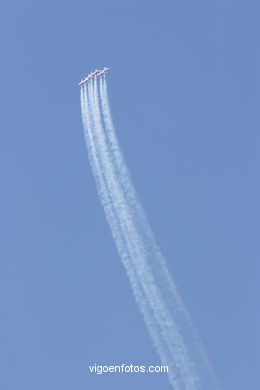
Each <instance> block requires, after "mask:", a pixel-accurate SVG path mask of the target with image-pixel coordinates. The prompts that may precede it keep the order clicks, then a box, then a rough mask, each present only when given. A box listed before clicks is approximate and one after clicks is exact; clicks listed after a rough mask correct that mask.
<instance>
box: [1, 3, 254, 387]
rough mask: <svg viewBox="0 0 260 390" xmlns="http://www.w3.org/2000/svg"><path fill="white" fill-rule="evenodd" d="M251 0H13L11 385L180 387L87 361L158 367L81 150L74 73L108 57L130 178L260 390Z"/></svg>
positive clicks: (7, 316) (220, 356)
mask: <svg viewBox="0 0 260 390" xmlns="http://www.w3.org/2000/svg"><path fill="white" fill-rule="evenodd" d="M256 3H257V2H254V1H250V0H249V1H231V0H219V1H206V0H204V1H202V0H198V1H191V0H188V1H160V2H153V1H140V2H139V1H138V2H137V1H131V2H130V1H129V2H125V1H122V0H121V1H119V0H118V1H114V0H112V1H109V2H108V1H104V0H101V1H80V0H75V1H73V2H72V1H70V2H64V1H50V0H48V1H46V0H45V1H33V0H31V1H29V0H24V1H18V0H14V1H8V2H7V1H3V2H2V5H1V24H0V30H1V31H0V32H1V40H2V44H1V108H2V110H1V143H0V145H1V146H0V147H1V151H0V159H1V160H0V167H1V202H0V208H1V211H0V213H1V245H0V256H1V261H0V316H1V319H0V321H1V322H0V345H1V352H0V367H1V372H2V373H1V376H0V388H1V389H2V390H17V389H20V390H35V389H37V390H46V389H48V390H57V389H62V390H71V389H77V390H85V389H91V390H99V389H113V390H116V389H120V390H121V389H125V390H130V389H131V390H132V389H133V388H136V389H149V390H158V389H165V390H166V389H170V387H169V384H168V379H167V377H166V376H165V375H126V374H125V375H110V376H108V375H106V376H105V375H104V376H96V375H94V374H90V373H89V371H88V365H89V364H94V363H97V364H122V363H125V364H130V363H133V364H146V365H148V364H159V359H158V356H157V355H156V353H155V351H154V349H153V347H152V345H151V341H150V339H149V336H148V334H147V331H146V328H145V326H144V323H143V320H142V317H141V315H140V313H139V312H138V310H137V307H136V304H135V302H134V299H133V296H132V293H131V291H130V287H129V284H128V280H127V277H126V274H125V271H124V269H123V266H122V264H121V262H120V259H119V257H118V255H117V253H116V250H115V247H114V243H113V241H112V238H111V236H110V232H109V229H108V226H107V225H106V222H105V219H104V216H103V211H102V208H101V206H100V203H99V200H98V198H97V194H96V189H95V185H94V180H93V178H92V174H91V170H90V166H89V163H88V160H87V154H86V150H85V144H84V138H83V130H82V124H81V117H80V106H79V89H78V87H77V82H78V81H79V80H80V79H81V78H82V77H83V76H85V75H87V74H88V73H89V72H91V71H93V70H94V69H96V68H97V67H103V66H105V65H108V66H111V72H110V74H109V76H108V83H109V93H110V98H111V99H110V100H111V105H112V111H113V116H114V122H115V124H116V128H117V134H118V137H119V141H120V143H121V146H122V148H123V151H124V153H125V155H126V159H127V162H128V166H129V168H130V171H131V173H132V176H133V179H134V183H135V185H136V187H137V191H138V193H139V195H140V198H141V200H142V202H143V205H144V208H145V210H146V212H147V215H148V217H149V220H150V222H151V225H152V228H153V230H154V233H155V235H156V237H157V239H158V243H159V245H160V246H161V248H162V251H163V253H164V255H165V257H166V259H167V262H168V264H169V267H170V269H171V271H172V273H173V275H174V278H175V280H176V282H177V284H178V287H179V290H180V293H181V295H182V297H183V299H184V301H185V303H186V306H187V308H188V310H189V311H190V313H191V316H192V319H193V323H194V325H195V326H196V328H197V329H198V331H199V334H200V336H201V339H202V341H203V343H204V346H205V347H206V349H207V351H208V354H209V356H210V358H211V361H212V363H213V365H214V367H215V369H216V371H217V373H218V376H219V378H220V380H221V382H222V384H223V386H224V388H225V389H226V390H245V389H246V390H247V389H248V390H257V389H259V388H260V378H259V373H258V374H257V359H259V332H258V329H260V317H259V311H258V313H257V306H258V303H257V297H259V292H260V291H259V271H260V266H259V261H257V258H259V245H257V239H258V240H259V238H258V237H259V195H260V194H259V180H258V177H259V157H258V156H259V132H258V134H257V131H256V130H257V119H259V115H258V114H257V109H258V107H259V99H258V97H259V93H258V95H257V90H258V91H259V85H258V86H257V84H256V82H257V75H256V72H257V69H259V51H258V52H257V49H256V48H257V47H259V40H258V38H259V28H258V27H257V22H258V19H259V18H258V16H257V15H259V5H256ZM258 81H259V78H258ZM258 128H259V121H258ZM257 137H258V138H257ZM257 251H258V252H257ZM258 364H259V362H258ZM258 368H259V367H258Z"/></svg>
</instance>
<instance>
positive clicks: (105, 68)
mask: <svg viewBox="0 0 260 390" xmlns="http://www.w3.org/2000/svg"><path fill="white" fill-rule="evenodd" d="M109 69H110V68H108V67H107V66H105V67H104V69H102V70H101V71H100V72H99V73H98V74H97V76H103V75H105V74H106V73H107V72H108V71H109Z"/></svg>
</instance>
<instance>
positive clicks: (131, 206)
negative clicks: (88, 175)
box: [81, 79, 220, 390]
mask: <svg viewBox="0 0 260 390" xmlns="http://www.w3.org/2000/svg"><path fill="white" fill-rule="evenodd" d="M100 95H101V97H100V98H99V96H98V89H97V81H96V79H95V80H94V84H93V83H92V82H91V83H89V84H88V88H87V89H86V87H83V88H82V89H81V108H82V118H83V124H84V129H85V136H86V141H87V145H88V149H89V157H90V162H91V165H92V169H93V172H94V176H95V178H96V182H97V188H98V193H99V196H100V199H101V202H102V204H103V207H104V210H105V214H106V218H107V221H108V223H109V225H110V228H111V231H112V235H113V237H114V240H115V242H116V245H117V248H118V251H119V254H120V256H121V258H122V261H123V264H124V266H125V268H126V271H127V274H128V277H129V279H130V283H131V287H132V289H133V293H134V295H135V298H136V301H137V303H138V304H139V307H140V310H141V312H142V314H143V316H144V320H145V322H146V325H147V327H148V330H149V333H150V335H151V337H152V340H153V343H154V345H155V347H156V349H157V351H158V353H159V355H160V357H161V360H162V362H163V363H164V364H167V365H168V366H169V378H170V382H171V384H172V385H173V388H174V389H176V390H182V389H185V390H188V389H189V390H200V389H207V390H209V389H218V388H220V387H219V386H218V384H217V381H216V380H215V379H214V374H213V372H212V370H211V368H210V365H209V363H208V361H207V358H206V356H205V353H204V351H203V349H202V348H201V346H200V343H199V341H198V338H197V336H196V334H195V332H194V330H193V328H192V325H191V322H190V319H189V316H188V315H187V313H186V311H185V309H184V306H183V304H182V302H181V300H180V298H179V295H178V293H177V290H176V286H175V284H174V282H173V280H172V278H171V277H170V275H169V272H168V270H167V267H166V263H165V261H164V259H163V257H162V255H161V254H160V251H159V249H158V247H157V244H156V242H155V239H154V237H153V234H152V232H151V229H150V227H149V224H148V221H147V219H146V217H145V214H144V212H143V210H142V207H141V205H140V202H139V201H138V198H137V195H136V193H135V190H134V187H133V185H132V183H131V178H130V175H129V173H128V170H127V167H126V165H125V162H124V158H123V156H122V153H121V151H120V148H119V145H118V142H117V139H116V135H115V131H114V127H113V123H112V117H111V113H110V109H109V104H108V98H107V87H106V82H105V79H101V83H100ZM100 101H101V108H100ZM101 109H102V115H101ZM102 120H103V122H102ZM104 128H105V132H104ZM184 335H185V337H184Z"/></svg>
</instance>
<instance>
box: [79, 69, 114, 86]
mask: <svg viewBox="0 0 260 390" xmlns="http://www.w3.org/2000/svg"><path fill="white" fill-rule="evenodd" d="M109 69H110V68H108V67H107V66H105V67H104V69H96V70H95V72H91V73H90V74H89V75H88V76H87V77H85V78H84V79H82V80H81V81H80V82H79V84H78V85H80V86H81V85H84V84H87V82H88V81H89V80H91V79H92V78H93V77H95V76H103V75H105V74H106V73H107V72H108V71H109Z"/></svg>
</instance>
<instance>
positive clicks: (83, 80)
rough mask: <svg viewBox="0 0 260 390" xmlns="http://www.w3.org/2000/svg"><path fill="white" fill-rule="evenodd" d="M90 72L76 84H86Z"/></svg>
mask: <svg viewBox="0 0 260 390" xmlns="http://www.w3.org/2000/svg"><path fill="white" fill-rule="evenodd" d="M90 78H91V77H90V74H89V75H88V76H87V77H85V78H84V79H82V80H81V81H80V82H79V83H78V85H79V86H82V85H84V84H87V82H88V81H89V80H90Z"/></svg>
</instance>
